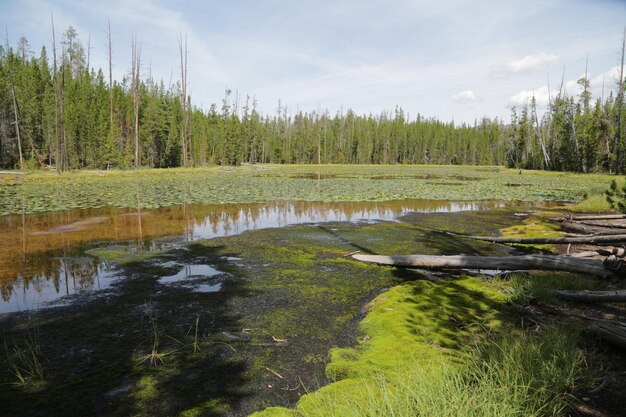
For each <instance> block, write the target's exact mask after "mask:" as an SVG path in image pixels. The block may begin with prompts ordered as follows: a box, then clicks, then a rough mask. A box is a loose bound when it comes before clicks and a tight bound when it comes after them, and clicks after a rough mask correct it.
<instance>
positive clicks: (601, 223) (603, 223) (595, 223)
mask: <svg viewBox="0 0 626 417" xmlns="http://www.w3.org/2000/svg"><path fill="white" fill-rule="evenodd" d="M577 223H579V224H582V225H587V226H592V227H606V228H608V229H626V224H624V221H623V220H620V221H619V223H618V222H616V221H608V220H586V221H580V222H577Z"/></svg>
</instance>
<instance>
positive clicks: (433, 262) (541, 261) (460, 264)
mask: <svg viewBox="0 0 626 417" xmlns="http://www.w3.org/2000/svg"><path fill="white" fill-rule="evenodd" d="M352 257H353V258H354V259H356V260H359V261H363V262H371V263H375V264H379V265H391V266H398V267H405V268H443V269H495V270H501V271H503V270H507V271H511V270H529V269H538V270H548V271H565V272H574V273H580V274H590V275H594V276H598V277H603V278H609V277H613V276H615V275H616V274H620V273H621V268H617V269H614V268H611V269H607V267H606V266H605V262H603V261H602V260H599V259H588V258H575V257H571V256H557V255H523V256H469V255H453V256H434V255H407V256H382V255H352Z"/></svg>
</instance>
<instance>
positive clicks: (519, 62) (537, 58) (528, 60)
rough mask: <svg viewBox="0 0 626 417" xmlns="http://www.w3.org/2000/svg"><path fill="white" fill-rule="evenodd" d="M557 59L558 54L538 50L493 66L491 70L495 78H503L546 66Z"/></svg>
mask: <svg viewBox="0 0 626 417" xmlns="http://www.w3.org/2000/svg"><path fill="white" fill-rule="evenodd" d="M558 59H559V56H558V55H555V54H548V53H545V52H539V53H536V54H531V55H526V56H525V57H523V58H520V59H516V60H513V61H510V62H507V63H506V64H504V65H501V66H499V67H497V68H495V69H494V70H493V73H494V75H495V76H496V77H497V78H503V77H505V76H507V75H513V74H524V73H529V72H532V71H536V70H540V69H542V68H546V67H548V66H550V65H552V64H554V63H555V62H556V61H558Z"/></svg>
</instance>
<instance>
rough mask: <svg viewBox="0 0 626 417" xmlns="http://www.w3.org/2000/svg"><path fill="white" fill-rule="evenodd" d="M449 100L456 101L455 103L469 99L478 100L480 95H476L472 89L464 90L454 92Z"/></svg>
mask: <svg viewBox="0 0 626 417" xmlns="http://www.w3.org/2000/svg"><path fill="white" fill-rule="evenodd" d="M450 100H452V101H456V102H457V103H469V102H470V101H478V100H480V97H478V96H477V95H476V93H474V92H473V91H472V90H465V91H461V92H460V93H456V94H454V95H453V96H452V97H450Z"/></svg>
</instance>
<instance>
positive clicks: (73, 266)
mask: <svg viewBox="0 0 626 417" xmlns="http://www.w3.org/2000/svg"><path fill="white" fill-rule="evenodd" d="M44 265H45V266H46V269H44V270H42V272H41V273H39V274H35V275H29V276H21V275H18V276H17V277H16V278H15V279H14V280H12V281H10V282H5V283H3V284H2V285H0V295H1V296H2V302H0V313H7V312H12V311H25V310H31V309H37V308H39V307H40V306H42V305H44V304H46V303H49V302H51V301H55V300H57V299H59V298H61V297H63V296H67V295H72V294H78V293H81V292H84V291H88V290H102V289H105V288H108V287H109V286H110V285H111V283H112V282H113V281H114V279H115V278H116V274H115V271H114V269H113V268H112V267H111V266H110V265H108V264H106V263H105V262H103V261H101V260H99V259H96V258H90V257H76V258H51V259H49V260H48V261H47V262H45V263H44Z"/></svg>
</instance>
